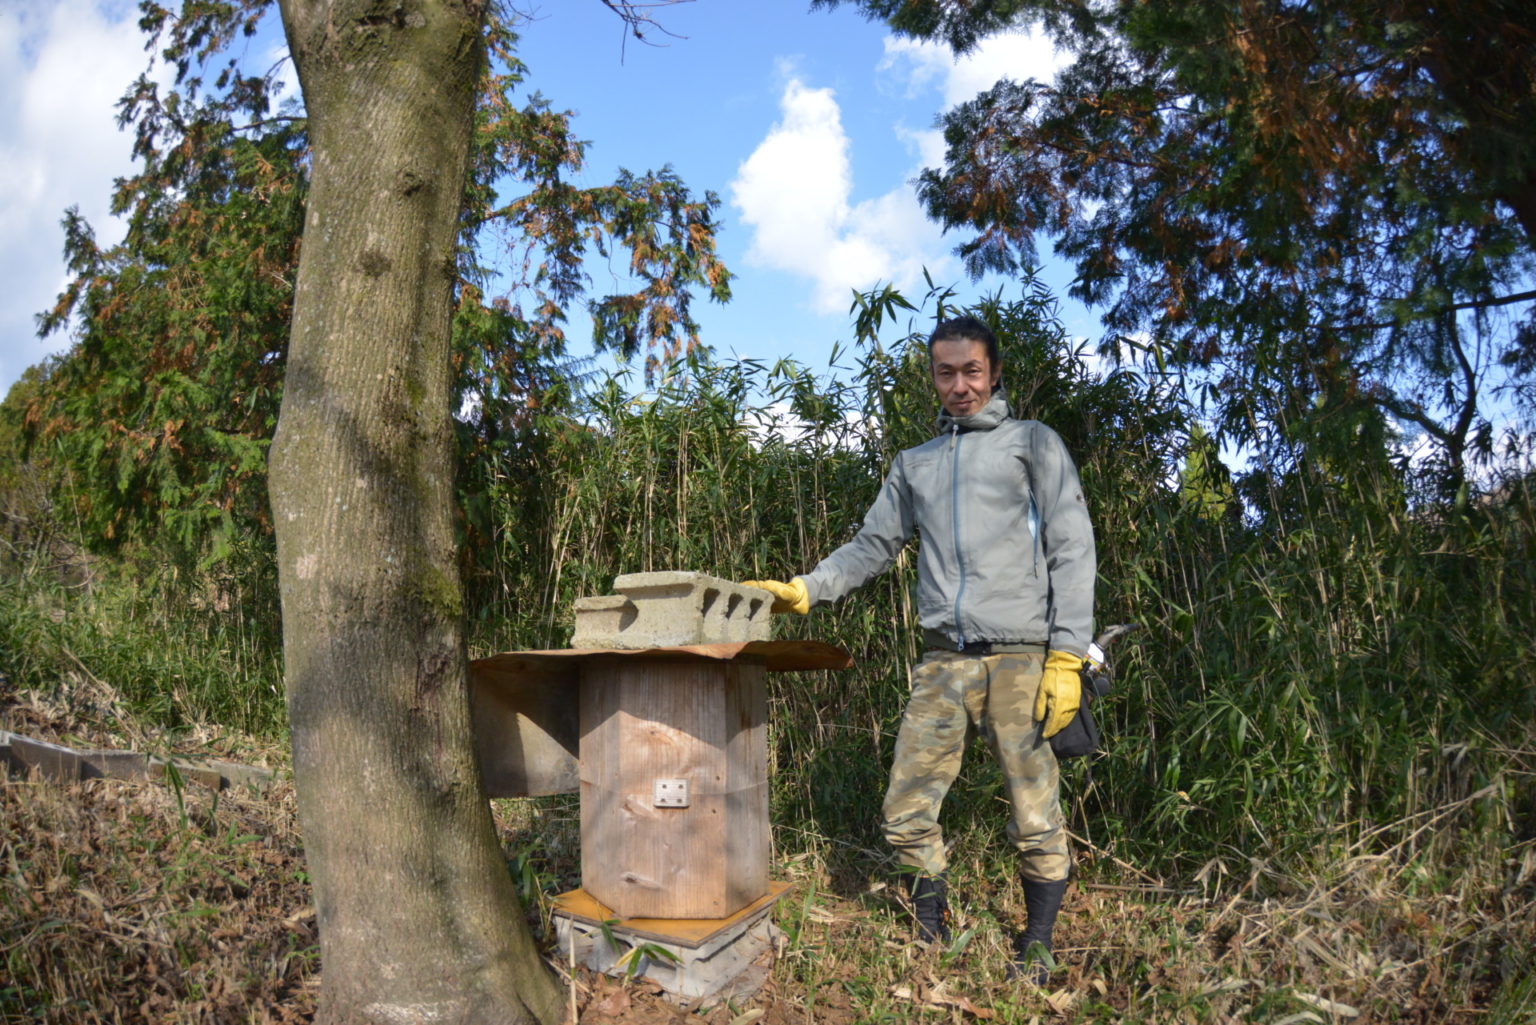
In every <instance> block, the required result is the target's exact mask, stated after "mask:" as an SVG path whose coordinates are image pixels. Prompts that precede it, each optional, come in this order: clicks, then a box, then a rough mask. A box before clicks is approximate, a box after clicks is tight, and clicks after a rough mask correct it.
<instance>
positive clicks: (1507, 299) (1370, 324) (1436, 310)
mask: <svg viewBox="0 0 1536 1025" xmlns="http://www.w3.org/2000/svg"><path fill="white" fill-rule="evenodd" d="M1533 300H1536V289H1532V290H1531V291H1528V292H1515V293H1514V294H1512V295H1504V296H1499V297H1498V298H1497V299H1469V300H1468V301H1466V302H1464V303H1451V304H1450V305H1448V306H1436V307H1433V308H1431V309H1427V310H1419V311H1418V312H1416V313H1414V315H1413V316H1412V317H1410V318H1409V319H1410V320H1428V319H1429V318H1430V317H1439V316H1442V315H1444V314H1447V313H1460V312H1461V311H1462V310H1491V309H1493V308H1494V307H1496V306H1509V305H1511V304H1513V303H1523V302H1531V301H1533ZM1401 324H1402V321H1400V320H1379V321H1358V322H1356V323H1353V324H1318V325H1315V326H1316V328H1317V329H1319V330H1330V331H1382V330H1385V329H1386V328H1389V327H1398V326H1400V325H1401Z"/></svg>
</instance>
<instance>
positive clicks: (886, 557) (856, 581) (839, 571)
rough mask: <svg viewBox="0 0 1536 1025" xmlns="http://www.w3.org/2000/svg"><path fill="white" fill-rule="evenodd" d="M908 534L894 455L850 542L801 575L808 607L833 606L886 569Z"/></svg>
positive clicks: (908, 515) (908, 516) (908, 503)
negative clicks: (808, 597) (861, 523)
mask: <svg viewBox="0 0 1536 1025" xmlns="http://www.w3.org/2000/svg"><path fill="white" fill-rule="evenodd" d="M912 530H913V515H912V500H911V496H910V495H909V493H908V491H907V486H906V479H905V474H904V473H903V471H902V460H901V456H899V455H898V456H897V457H896V461H895V462H894V463H893V464H892V465H891V472H890V473H889V474H887V475H886V478H885V483H883V484H882V485H880V494H879V495H878V496H876V498H875V504H874V505H872V506H870V507H869V512H867V513H865V514H864V525H863V526H862V527H860V528H859V532H858V533H857V534H855V535H854V538H853V540H852V541H849V542H848V543H847V544H845V545H843V546H842V547H841V548H839V549H838V550H837V551H835V552H833V553H832V554H831V555H829V556H827V557H826V558H825V559H822V560H821V561H820V562H819V563H817V564H816V568H815V569H813V570H811V571H810V572H809V573H805V574H802V575H801V577H800V579H802V580H804V581H805V590H806V593H807V594H808V595H809V596H810V599H811V604H812V605H825V604H828V603H830V602H835V601H837V600H838V599H840V598H844V597H846V596H847V595H849V594H851V593H853V592H854V591H857V590H858V589H859V588H861V587H863V586H864V585H865V584H867V583H869V582H870V581H871V580H873V579H874V578H875V577H877V576H879V575H880V574H881V573H884V572H885V571H886V570H888V569H890V568H891V564H892V563H894V562H895V561H896V556H897V555H899V554H900V553H901V549H902V548H903V547H904V546H905V545H906V543H907V540H908V539H909V538H911V536H912Z"/></svg>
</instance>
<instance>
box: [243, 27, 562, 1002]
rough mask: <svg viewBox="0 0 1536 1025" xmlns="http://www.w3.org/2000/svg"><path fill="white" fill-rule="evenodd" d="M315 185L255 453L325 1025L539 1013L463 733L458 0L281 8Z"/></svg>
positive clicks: (536, 987)
mask: <svg viewBox="0 0 1536 1025" xmlns="http://www.w3.org/2000/svg"><path fill="white" fill-rule="evenodd" d="M281 8H282V14H283V24H284V28H285V30H286V32H287V36H288V42H289V47H290V50H291V52H292V53H293V56H294V61H295V64H296V65H297V68H298V72H299V79H300V82H301V84H302V86H303V91H304V101H305V105H306V107H307V112H308V117H309V131H310V140H311V144H312V147H313V149H312V159H313V177H312V187H311V191H310V196H309V205H308V214H307V220H306V222H305V227H304V241H303V251H302V254H301V257H300V261H299V270H298V284H297V290H296V293H295V298H294V313H293V327H292V335H291V343H290V344H291V347H290V354H289V358H288V371H287V379H286V382H285V385H284V395H283V405H282V413H281V417H280V420H279V423H278V429H277V435H276V438H275V439H274V441H273V445H272V454H271V473H270V485H271V496H272V507H273V512H274V517H275V523H276V533H277V550H278V566H279V574H280V581H281V592H282V605H283V653H284V658H285V661H286V684H287V692H288V714H289V720H290V724H291V727H292V741H293V769H294V780H295V784H296V786H297V791H298V801H299V818H300V825H301V828H302V830H303V833H304V844H305V854H306V858H307V860H308V864H309V871H310V877H311V881H312V883H313V886H314V893H315V902H316V907H317V914H318V922H319V930H320V954H321V965H322V969H323V971H322V977H321V978H322V983H321V996H320V1021H322V1022H327V1023H353V1022H359V1023H361V1022H369V1023H374V1022H377V1023H389V1025H400V1023H416V1022H422V1023H426V1022H433V1023H448V1022H452V1023H475V1022H497V1023H502V1022H533V1021H540V1022H553V1021H557V1020H558V1019H559V1017H560V1014H561V993H560V990H559V987H558V986H557V985H556V984H555V982H554V980H553V978H552V977H551V976H550V975H549V973H548V972H547V971H546V970H545V969H544V967H543V965H542V963H541V962H540V960H539V957H538V953H537V950H536V949H535V947H534V945H533V942H532V939H531V936H530V934H529V931H528V928H527V926H526V924H525V923H524V921H523V918H522V914H521V910H520V908H519V906H518V902H517V896H516V893H515V891H514V889H513V885H512V881H511V878H510V876H509V874H508V872H507V868H506V864H505V861H504V859H503V857H502V852H501V849H500V846H499V845H498V843H497V840H496V835H495V829H494V826H493V824H492V821H491V817H490V809H489V806H488V804H487V802H486V799H485V797H484V794H483V792H482V788H481V783H480V777H479V772H478V770H477V768H476V765H475V762H474V756H473V753H472V749H471V744H470V727H469V701H468V680H467V660H466V653H465V646H464V636H463V610H462V591H461V585H460V581H459V576H458V569H457V560H456V559H455V552H454V534H453V510H452V503H453V465H454V459H453V450H452V444H453V434H452V424H451V420H450V409H449V404H450V395H451V386H450V367H449V323H450V302H451V298H452V286H453V279H454V267H455V259H454V246H455V240H456V235H457V219H458V214H459V209H460V202H461V198H462V194H463V184H464V174H465V166H466V161H467V153H468V146H469V137H470V131H471V128H472V125H473V107H474V97H475V86H476V81H477V76H478V74H479V72H480V70H481V61H482V59H483V57H482V47H481V36H480V30H481V20H482V18H483V16H484V8H483V5H482V4H481V3H477V2H475V0H281Z"/></svg>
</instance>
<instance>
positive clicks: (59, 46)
mask: <svg viewBox="0 0 1536 1025" xmlns="http://www.w3.org/2000/svg"><path fill="white" fill-rule="evenodd" d="M530 2H531V0H530ZM518 6H519V8H520V9H522V10H524V11H526V12H528V13H529V14H530V15H531V19H530V20H529V21H527V22H526V23H524V24H523V25H521V26H520V28H519V33H520V35H521V38H522V47H521V53H522V57H523V59H524V60H525V62H526V63H527V64H528V66H529V72H530V74H529V81H528V87H529V88H530V89H533V90H537V91H539V92H541V93H542V94H543V95H544V96H545V97H546V98H547V99H548V100H550V102H551V103H552V104H553V105H554V106H555V107H556V108H559V109H569V110H572V111H574V112H576V115H577V116H576V120H575V126H576V130H577V134H578V136H579V137H581V138H583V139H586V140H589V141H590V142H591V147H590V149H589V150H588V166H587V169H586V172H585V175H584V177H583V179H582V181H581V183H582V184H592V185H595V184H599V183H602V182H606V181H611V180H612V178H613V176H614V174H615V173H616V172H617V170H618V169H619V168H620V167H625V168H628V169H629V170H631V171H634V172H636V173H641V172H644V171H646V170H650V169H655V168H660V167H662V166H663V165H667V164H670V165H671V166H672V167H673V168H674V169H675V170H676V171H677V172H678V174H679V175H680V176H681V177H682V178H683V180H684V181H686V182H687V183H688V184H689V186H690V187H691V188H692V189H693V190H694V191H695V192H696V193H702V192H704V191H706V190H708V191H713V192H715V193H716V194H718V195H719V197H720V199H721V207H720V212H719V213H720V219H721V221H722V224H723V231H722V233H721V236H720V252H721V255H722V257H723V258H724V259H725V261H726V263H727V265H728V266H729V267H730V268H731V269H732V270H733V271H734V272H735V273H736V275H737V277H736V280H735V282H734V283H733V289H734V292H735V299H734V301H733V302H731V303H730V304H729V305H727V306H723V307H722V306H716V305H714V304H707V303H700V304H699V305H698V306H697V307H696V313H697V315H698V317H699V320H700V321H701V323H702V326H703V339H704V341H705V342H706V343H707V344H709V345H711V346H712V347H713V348H714V349H715V350H716V351H717V352H718V353H719V354H721V355H723V356H731V355H736V356H741V357H749V358H756V359H766V360H771V359H776V358H778V357H781V356H793V357H795V358H797V359H799V360H801V361H802V362H805V363H807V364H809V365H811V366H813V367H820V366H823V365H825V362H826V359H827V357H828V355H829V354H830V352H831V350H832V347H833V345H834V343H836V342H837V341H839V340H841V341H845V342H846V341H848V340H849V339H850V337H851V330H850V328H849V318H848V315H847V308H848V304H849V295H850V289H854V288H860V289H863V288H868V287H870V286H872V285H874V284H876V283H877V282H895V283H896V284H897V285H898V286H901V287H903V288H906V289H909V290H911V291H912V292H916V293H919V294H920V292H921V280H922V278H921V274H922V270H923V268H924V267H926V268H927V269H928V270H929V272H930V273H932V274H933V276H934V277H935V279H936V280H938V281H940V282H943V283H954V284H957V285H959V286H961V288H962V295H973V294H975V292H976V289H975V288H973V287H971V286H969V285H968V283H967V282H966V281H965V278H964V275H963V273H962V271H961V269H960V267H959V264H958V262H957V261H956V260H955V258H954V257H953V255H952V254H951V250H952V249H953V247H954V244H955V242H956V241H957V240H956V239H954V238H945V237H941V235H940V232H939V231H938V228H937V227H936V226H935V225H932V224H930V223H929V222H927V220H926V219H925V218H924V217H923V216H922V213H921V211H920V210H919V208H918V206H917V203H916V200H915V198H914V196H913V193H912V188H911V185H910V182H911V180H912V178H913V177H914V176H915V175H916V174H917V172H918V171H919V170H920V169H921V168H922V167H923V166H925V164H927V165H931V164H935V163H937V162H938V159H939V155H940V153H941V150H940V148H939V147H940V142H939V139H938V136H937V133H936V132H935V130H934V128H933V122H934V119H935V117H936V116H937V115H938V114H939V113H940V112H941V111H942V110H944V109H946V108H947V107H948V106H950V105H952V104H953V103H955V102H957V101H959V100H961V99H964V98H967V97H969V96H971V95H974V94H975V92H976V91H977V90H978V89H981V88H984V87H986V86H988V85H990V84H991V83H992V82H993V81H995V80H996V78H997V77H999V76H1000V75H1003V74H1009V75H1012V76H1014V77H1018V78H1023V77H1030V76H1033V77H1038V78H1042V79H1044V78H1047V77H1049V76H1050V75H1051V74H1053V71H1054V58H1053V54H1052V52H1051V50H1050V47H1049V45H1047V44H1045V43H1043V42H1042V41H1040V40H1038V39H1035V38H1032V37H1030V36H1027V35H1023V34H1020V35H1017V36H1012V37H1005V38H1000V39H996V40H992V41H989V42H988V43H987V44H986V45H984V46H983V47H981V48H980V49H979V50H978V52H977V53H976V54H974V55H972V56H971V57H969V58H968V59H967V60H965V61H961V62H956V61H955V60H954V59H953V58H952V56H951V55H950V54H949V52H948V51H947V50H944V49H942V48H940V47H937V46H918V45H914V44H912V43H910V42H906V41H899V40H896V39H894V38H893V37H891V36H890V35H889V33H887V32H886V31H885V30H884V27H883V26H882V25H879V24H873V23H870V22H867V21H865V20H864V19H863V18H862V17H860V16H859V15H858V14H857V13H856V12H855V11H854V10H853V9H852V8H851V7H849V8H842V9H838V10H835V11H831V12H827V11H817V12H814V13H812V12H810V11H808V10H807V7H808V4H807V3H806V2H805V0H750V2H748V0H696V2H691V3H680V4H676V5H673V6H670V7H662V8H658V9H656V10H655V11H654V15H655V17H656V19H657V20H658V22H660V24H661V25H662V26H664V27H665V28H666V29H667V30H668V31H669V32H670V33H672V35H667V34H665V33H662V32H659V31H655V32H652V33H651V36H652V38H653V39H654V40H655V41H656V42H657V43H660V44H661V45H654V46H653V45H646V44H644V43H640V42H638V41H636V40H634V39H629V40H628V41H626V39H625V35H624V32H623V26H622V25H621V23H620V22H619V20H618V18H617V17H616V16H615V15H614V14H613V13H612V12H611V11H609V10H608V9H607V8H606V7H604V6H603V5H602V4H601V3H600V2H599V0H561V2H559V3H553V2H547V3H544V4H542V5H541V6H537V7H533V6H530V4H526V3H519V4H518ZM272 21H273V22H274V26H273V28H274V29H275V18H274V19H272ZM136 22H137V13H136V8H135V6H134V5H133V4H132V3H129V2H123V0H56V2H51V3H48V2H43V0H0V94H3V95H5V96H7V97H11V98H12V99H11V102H9V103H8V104H7V105H6V106H5V108H4V109H0V229H3V231H4V237H5V238H6V244H5V247H4V249H3V252H0V274H3V275H4V280H5V281H6V282H7V286H6V288H5V289H4V292H3V297H0V389H4V388H9V386H10V384H11V383H12V382H13V381H14V380H15V379H16V377H18V376H19V375H20V374H21V372H22V371H23V370H24V369H25V368H26V367H27V366H28V365H30V364H32V363H35V362H37V361H38V360H40V359H42V358H43V357H44V356H45V355H46V354H47V353H48V352H50V351H53V350H57V349H59V348H60V347H62V346H63V345H64V344H65V343H66V342H67V339H63V338H61V337H58V336H56V337H54V338H51V339H48V340H47V341H42V340H39V339H37V338H36V337H35V332H34V329H33V326H32V325H33V321H32V318H33V315H34V314H36V313H37V312H39V311H41V310H43V309H45V308H46V307H48V306H49V305H51V303H52V302H53V299H54V297H55V296H56V295H57V294H58V292H59V290H60V288H61V287H62V285H63V284H64V281H65V268H64V266H63V263H62V260H61V258H60V250H61V244H62V235H61V232H60V230H59V228H58V221H59V218H60V216H61V215H62V213H63V210H64V208H65V207H67V206H70V205H78V206H79V207H80V209H81V211H82V213H83V214H85V216H86V217H87V219H88V220H89V221H90V222H91V223H92V224H93V225H94V226H95V227H96V230H97V235H98V239H99V240H101V241H102V242H110V241H114V240H116V239H117V238H118V237H120V235H121V226H120V225H119V224H117V223H116V222H115V221H114V219H112V218H111V217H110V216H109V214H108V209H107V206H108V200H109V192H110V188H111V182H112V179H113V178H114V177H116V176H118V175H121V174H124V173H126V172H127V171H128V170H129V169H130V166H131V165H130V162H129V140H128V137H127V136H126V135H125V134H123V133H122V132H120V131H118V130H117V128H116V125H115V123H114V113H113V104H114V102H115V101H116V99H117V98H118V96H120V95H121V94H122V92H123V91H124V89H125V88H126V87H127V85H128V83H129V82H130V81H131V80H132V79H133V78H134V77H135V76H136V75H137V74H138V73H139V72H140V71H141V70H142V69H143V67H144V65H145V61H146V56H145V54H144V51H143V40H142V38H141V37H140V35H139V32H138V29H137V26H136ZM280 42H281V41H280V39H279V38H278V35H277V33H276V32H275V31H273V32H271V33H267V34H265V35H264V36H263V37H262V38H260V39H258V41H257V42H256V43H255V44H253V51H257V52H253V56H255V57H260V56H264V54H262V53H260V52H259V51H260V49H261V48H262V47H277V46H280ZM604 274H605V269H604V268H602V267H594V282H593V287H594V290H595V291H598V292H601V291H603V290H605V289H606V288H607V287H608V285H609V284H610V283H609V282H606V281H604V280H603V276H604ZM1045 276H1046V279H1047V281H1049V282H1050V283H1051V284H1052V286H1053V287H1054V288H1056V289H1057V291H1058V294H1060V293H1062V292H1064V290H1065V287H1066V284H1067V281H1068V278H1069V275H1068V274H1067V273H1066V272H1064V271H1063V270H1062V269H1061V268H1060V267H1051V266H1048V267H1047V272H1046V275H1045ZM1064 315H1065V318H1066V320H1067V324H1068V327H1069V329H1070V330H1072V331H1073V333H1075V334H1080V335H1088V336H1091V337H1097V334H1098V331H1097V327H1096V323H1095V320H1094V318H1093V317H1092V316H1091V315H1088V314H1087V313H1085V312H1084V311H1082V310H1080V309H1077V308H1074V307H1070V306H1064ZM572 319H573V324H574V323H584V322H585V320H584V314H580V313H576V314H574V315H573V318H572Z"/></svg>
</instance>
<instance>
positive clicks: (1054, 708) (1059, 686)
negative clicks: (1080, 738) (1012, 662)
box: [1035, 651, 1083, 737]
mask: <svg viewBox="0 0 1536 1025" xmlns="http://www.w3.org/2000/svg"><path fill="white" fill-rule="evenodd" d="M1082 668H1083V657H1082V656H1081V655H1074V654H1072V653H1071V652H1069V651H1053V652H1051V653H1050V654H1048V655H1046V656H1045V672H1044V674H1042V675H1041V677H1040V690H1039V692H1038V693H1037V694H1036V695H1035V718H1036V719H1037V720H1039V721H1041V722H1043V723H1044V726H1043V727H1042V728H1041V732H1042V733H1043V734H1044V735H1045V736H1047V737H1054V736H1055V735H1056V734H1058V733H1060V732H1061V731H1062V730H1064V729H1066V728H1067V724H1068V723H1070V722H1071V721H1072V720H1073V719H1074V718H1075V717H1076V716H1077V706H1078V705H1080V704H1082V703H1083V680H1082V675H1081V673H1082Z"/></svg>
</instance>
